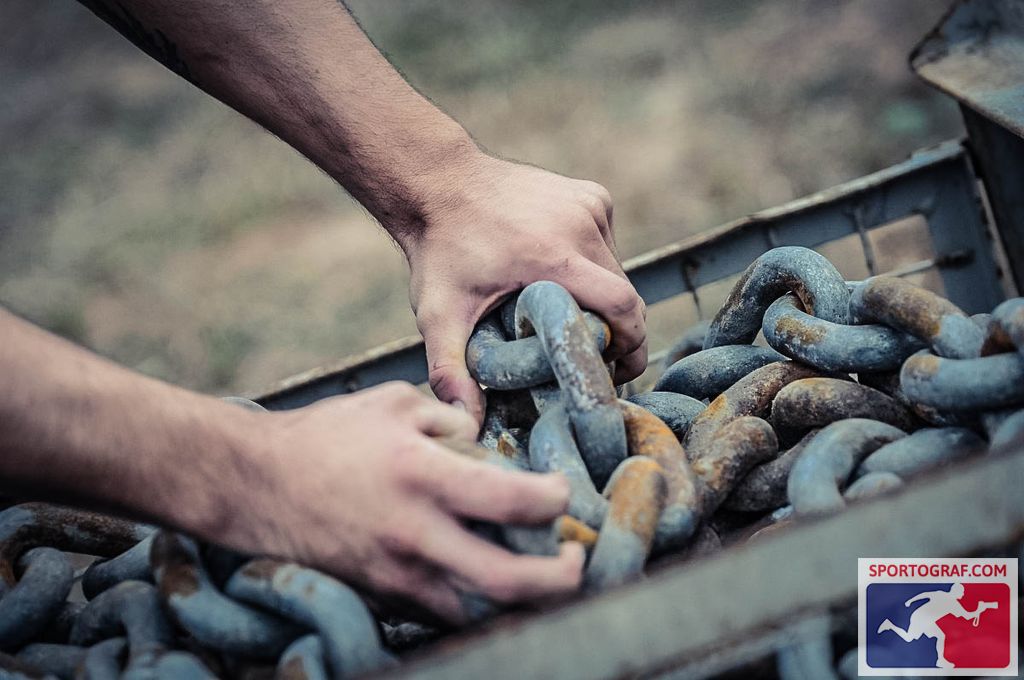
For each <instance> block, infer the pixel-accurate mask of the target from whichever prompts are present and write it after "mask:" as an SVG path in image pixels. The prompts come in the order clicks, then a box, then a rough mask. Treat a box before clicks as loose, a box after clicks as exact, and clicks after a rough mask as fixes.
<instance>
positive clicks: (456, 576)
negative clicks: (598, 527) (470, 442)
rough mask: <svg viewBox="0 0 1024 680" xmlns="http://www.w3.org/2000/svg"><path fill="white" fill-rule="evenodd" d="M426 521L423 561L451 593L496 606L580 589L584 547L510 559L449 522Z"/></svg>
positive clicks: (568, 546) (566, 547)
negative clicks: (445, 576)
mask: <svg viewBox="0 0 1024 680" xmlns="http://www.w3.org/2000/svg"><path fill="white" fill-rule="evenodd" d="M438 519H439V521H436V522H431V523H430V528H429V529H428V530H427V531H426V533H425V535H424V537H423V542H422V544H421V546H422V550H423V557H424V558H426V559H428V560H430V561H432V562H434V563H435V564H437V565H438V566H439V567H441V568H442V569H444V570H446V571H447V572H448V573H449V575H450V579H451V582H452V585H454V586H455V588H456V589H458V590H462V591H464V592H468V593H471V594H480V595H484V596H486V597H489V598H491V599H493V600H496V601H498V602H504V603H509V602H517V601H522V600H533V599H537V598H542V597H550V596H552V595H561V594H565V593H569V592H572V591H574V590H577V589H579V587H580V581H581V579H582V575H583V558H584V555H583V547H582V546H581V545H579V544H578V543H566V544H564V546H563V547H562V548H561V549H560V551H559V554H558V556H557V557H538V556H534V555H515V554H513V553H511V552H509V551H508V550H505V549H504V548H501V547H498V546H497V545H494V544H493V543H489V542H487V541H485V540H483V539H482V538H480V537H478V536H474V535H473V534H471V533H469V532H468V531H466V529H465V528H463V527H462V526H460V525H459V524H458V523H457V522H455V521H453V520H452V519H451V518H448V517H443V518H438Z"/></svg>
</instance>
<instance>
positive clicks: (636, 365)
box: [614, 340, 647, 385]
mask: <svg viewBox="0 0 1024 680" xmlns="http://www.w3.org/2000/svg"><path fill="white" fill-rule="evenodd" d="M646 370H647V341H646V340H644V344H642V345H640V347H639V348H637V349H636V350H634V351H633V352H630V353H629V354H627V355H626V356H624V357H622V358H621V359H619V360H618V361H617V362H616V363H615V376H614V380H615V384H616V385H622V384H624V383H628V382H629V381H630V380H634V379H636V378H639V377H640V376H641V375H642V374H643V372H644V371H646Z"/></svg>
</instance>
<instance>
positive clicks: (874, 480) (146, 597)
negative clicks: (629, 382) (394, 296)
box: [0, 247, 1024, 678]
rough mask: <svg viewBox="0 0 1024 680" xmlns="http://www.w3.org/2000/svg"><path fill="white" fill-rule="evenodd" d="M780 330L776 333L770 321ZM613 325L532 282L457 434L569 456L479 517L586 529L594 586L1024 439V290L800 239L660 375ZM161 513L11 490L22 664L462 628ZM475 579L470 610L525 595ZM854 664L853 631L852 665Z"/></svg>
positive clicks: (505, 318) (12, 665) (556, 539)
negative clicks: (853, 258) (620, 376)
mask: <svg viewBox="0 0 1024 680" xmlns="http://www.w3.org/2000/svg"><path fill="white" fill-rule="evenodd" d="M759 330H760V331H762V332H763V335H764V338H765V340H766V341H767V343H768V345H769V347H762V346H759V345H752V344H751V342H752V341H753V340H754V339H755V336H757V334H758V331H759ZM610 342H611V337H610V333H609V330H608V326H607V325H606V324H605V323H604V321H603V320H601V319H599V318H597V317H596V316H594V315H592V314H590V313H589V312H587V311H585V310H581V309H580V308H579V306H578V305H577V303H576V301H575V300H573V298H572V296H571V295H569V293H568V292H566V291H565V289H563V288H561V287H560V286H558V285H557V284H554V283H551V282H538V283H535V284H532V285H530V286H528V287H527V288H525V289H524V290H523V291H522V292H521V293H520V295H519V296H518V298H517V299H515V300H512V301H510V302H508V303H506V304H505V305H503V306H502V307H500V308H499V309H498V310H497V311H496V312H495V313H494V314H492V315H491V316H489V317H488V318H486V319H484V320H483V321H482V322H481V323H480V324H479V326H478V327H477V329H476V331H475V332H474V333H473V336H472V338H471V339H470V341H469V345H468V347H467V352H466V354H467V363H468V365H469V368H470V371H471V373H472V374H473V375H474V376H475V377H476V378H477V380H478V381H479V382H480V383H481V384H482V385H483V386H484V387H485V389H486V394H487V412H486V416H485V422H484V427H483V430H482V432H481V436H480V439H479V446H473V445H467V444H466V443H465V442H454V441H451V442H450V441H447V440H445V441H442V443H443V444H445V445H447V446H449V447H450V448H452V449H453V450H456V451H457V452H459V453H462V454H464V455H469V456H473V457H474V458H477V459H479V460H482V461H485V462H487V463H489V464H493V465H498V466H501V467H504V468H506V469H510V470H532V471H538V472H560V473H562V474H563V475H564V476H565V477H566V479H567V480H568V482H569V486H570V502H569V507H568V513H567V514H566V515H564V516H562V517H559V518H558V519H556V520H555V521H554V522H550V523H548V524H545V525H541V526H497V525H493V524H487V523H474V525H473V526H472V530H473V531H475V532H476V533H477V534H478V535H480V536H482V537H485V538H486V539H487V540H492V541H495V542H498V543H500V544H502V545H504V546H505V547H507V548H508V549H510V550H512V551H514V552H521V553H529V554H536V555H552V554H556V553H557V551H558V545H559V543H561V542H564V541H576V542H579V543H581V544H582V545H583V546H584V547H585V549H586V550H587V553H588V560H587V563H586V566H585V571H584V575H583V583H584V589H585V590H586V591H587V592H596V591H601V590H604V589H607V588H610V587H614V586H616V585H619V584H622V583H625V582H628V581H631V580H633V579H637V578H640V577H642V575H643V574H644V573H645V571H647V570H648V569H649V568H650V567H651V565H652V564H654V563H656V562H658V561H660V560H662V559H672V560H676V561H678V560H688V559H693V558H696V557H698V556H700V555H703V554H707V553H708V552H713V551H716V550H721V549H723V548H728V547H729V546H731V545H735V544H737V543H741V542H745V541H748V540H770V536H771V535H772V534H774V533H776V532H780V531H785V530H786V527H788V526H790V525H793V524H796V523H800V522H803V521H805V520H806V518H808V517H814V516H818V515H821V514H825V513H832V512H841V511H842V510H843V508H844V507H845V506H846V505H848V504H851V503H857V502H860V501H862V500H863V499H866V498H870V497H872V496H875V495H878V494H886V493H899V492H900V488H901V487H902V486H903V485H904V484H906V483H909V481H910V480H911V479H912V478H913V477H914V476H915V475H917V474H919V473H921V472H924V471H926V470H929V469H933V468H935V467H937V466H941V465H947V464H950V463H952V462H954V461H957V460H960V459H963V458H965V457H968V456H971V455H975V454H976V453H978V452H979V451H983V450H985V449H989V450H991V451H993V452H998V451H1000V450H1002V449H1003V448H1005V447H1006V446H1009V445H1012V444H1014V443H1017V442H1019V441H1021V439H1024V410H1022V409H1024V344H1022V343H1024V300H1022V299H1014V300H1008V301H1006V302H1004V303H1003V304H1001V305H999V306H998V307H997V308H996V309H995V310H993V311H992V313H991V314H990V315H976V316H975V317H973V318H972V317H968V316H967V315H966V314H964V313H963V312H961V311H960V310H959V309H957V308H956V307H955V306H954V305H953V304H952V303H950V302H948V301H947V300H944V299H943V298H941V297H939V296H938V295H936V294H934V293H932V292H929V291H927V290H924V289H922V288H918V287H915V286H913V285H912V284H910V283H908V282H906V281H904V280H902V279H895V278H887V277H884V276H880V277H874V278H871V279H868V280H866V281H861V282H850V283H848V282H845V281H843V279H842V277H841V275H840V274H839V273H838V272H837V271H836V269H835V268H834V267H833V266H832V265H831V264H830V263H829V262H828V261H827V260H825V258H823V257H822V256H820V255H818V254H817V253H814V252H813V251H810V250H807V249H804V248H794V247H785V248H776V249H775V250H772V251H769V252H767V253H765V254H764V255H762V256H761V257H759V258H758V259H757V260H755V261H754V262H753V263H752V264H751V266H750V267H749V268H748V269H747V271H746V272H745V273H744V274H743V275H742V276H741V278H740V280H739V282H738V283H737V284H736V286H735V287H734V289H733V291H732V293H731V294H730V295H729V297H728V298H727V300H726V302H725V304H724V305H723V307H722V308H721V310H719V312H718V314H717V315H716V316H715V319H714V321H713V322H712V323H710V324H707V323H706V322H704V323H701V324H698V325H697V326H695V327H693V328H691V329H683V332H682V333H681V340H680V342H679V343H677V352H676V357H675V358H674V359H673V360H672V361H670V362H668V365H666V366H665V369H664V371H663V372H662V375H661V376H660V378H657V379H656V383H655V389H654V391H651V392H641V393H638V394H633V395H632V396H630V397H629V399H628V400H626V401H623V400H619V399H618V398H617V395H616V391H615V389H614V387H613V386H612V380H611V372H610V370H609V367H608V366H606V365H605V363H604V359H603V358H602V353H603V351H604V349H605V348H606V347H607V346H608V345H609V344H610ZM702 347H703V348H706V349H702ZM648 384H650V383H648ZM231 401H232V402H233V403H235V404H237V405H239V406H241V407H244V408H251V409H254V410H255V409H260V407H259V406H258V405H256V404H254V403H253V402H250V401H247V400H243V399H238V398H233V399H231ZM155 531H156V530H155V528H154V527H149V526H146V525H143V524H137V523H134V522H129V521H125V520H120V519H116V518H112V517H107V516H105V515H101V514H97V513H91V512H84V511H78V510H71V509H68V508H63V507H59V506H54V505H47V504H43V503H26V504H22V505H14V506H12V507H9V508H7V509H6V510H4V511H2V512H0V652H2V653H0V677H2V676H5V675H7V676H10V677H26V678H28V677H44V676H46V675H47V674H49V675H50V676H53V677H58V678H73V677H81V678H117V677H121V676H126V677H143V676H144V677H147V678H209V677H282V678H284V677H288V678H292V677H304V678H338V677H347V676H353V675H358V674H362V673H365V672H370V671H373V670H377V669H385V668H388V667H390V666H391V665H393V664H394V663H396V660H400V659H401V657H402V655H403V654H405V653H406V652H407V651H408V650H412V649H414V648H416V647H419V646H422V645H425V644H429V643H430V642H432V641H433V640H435V639H437V638H438V637H439V636H441V635H442V634H443V631H439V630H438V629H437V628H434V627H432V626H431V625H429V622H426V625H425V624H424V622H418V621H409V620H401V619H397V620H388V621H377V620H375V618H374V616H373V615H372V614H371V613H370V610H369V609H367V607H366V605H365V604H364V603H363V602H362V600H361V599H360V598H359V596H358V595H357V594H356V593H355V592H354V591H352V590H351V589H349V588H348V587H347V586H345V585H344V584H342V583H340V582H339V581H337V580H335V579H333V578H331V577H329V576H328V575H326V574H322V573H320V572H318V571H316V570H313V569H309V568H306V567H303V566H301V565H298V564H291V563H286V562H280V561H277V560H272V559H267V558H262V557H259V556H249V555H242V554H238V553H236V552H234V551H231V550H227V549H224V548H222V547H219V546H214V545H208V544H204V543H202V542H199V541H196V540H194V539H193V538H191V537H188V536H184V535H182V534H178V533H174V532H172V531H167V530H160V531H159V532H156V533H155ZM67 553H83V554H87V555H95V556H97V557H98V558H99V559H98V560H97V561H95V562H94V563H93V564H92V565H90V566H89V567H88V568H87V569H85V570H84V572H83V574H82V577H81V585H82V592H83V593H84V595H85V598H87V600H88V601H86V602H81V601H77V600H75V597H76V596H75V595H73V594H71V595H69V591H70V592H72V593H73V592H74V591H73V590H72V585H73V583H74V580H75V575H74V572H73V570H72V568H71V562H70V558H69V557H68V555H67ZM462 599H463V603H464V607H465V609H466V613H467V618H468V619H469V620H471V621H477V620H479V619H482V618H487V617H490V616H493V615H495V614H496V613H499V612H501V611H502V609H503V606H502V605H498V604H497V603H494V602H490V601H488V600H486V599H484V598H481V597H480V596H479V595H476V594H474V593H462ZM69 600H75V601H69ZM777 662H778V669H777V670H778V672H779V673H780V674H781V675H782V676H783V677H786V678H793V677H827V676H829V675H832V676H833V677H834V671H833V670H832V669H833V666H832V654H831V651H830V646H829V640H828V636H827V635H824V636H822V635H817V636H815V635H811V636H809V637H806V638H803V639H800V640H796V641H795V642H794V643H793V644H792V645H791V646H789V647H787V648H786V649H785V650H784V651H783V652H781V653H780V654H779V656H778V659H777ZM848 666H849V659H848V655H847V656H844V657H843V658H842V660H841V662H840V665H839V672H840V674H841V675H843V677H847V676H848V670H849V669H848Z"/></svg>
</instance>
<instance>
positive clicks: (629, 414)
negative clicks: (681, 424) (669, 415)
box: [620, 402, 679, 457]
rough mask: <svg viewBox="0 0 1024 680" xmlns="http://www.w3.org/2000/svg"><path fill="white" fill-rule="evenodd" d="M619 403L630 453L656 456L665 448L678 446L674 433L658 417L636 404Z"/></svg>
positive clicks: (672, 448)
mask: <svg viewBox="0 0 1024 680" xmlns="http://www.w3.org/2000/svg"><path fill="white" fill-rule="evenodd" d="M620 403H621V405H622V415H623V420H624V421H625V424H626V443H627V446H628V448H629V453H630V455H634V456H652V457H656V456H657V455H658V454H659V453H660V452H662V451H664V450H665V449H671V450H675V449H676V448H678V446H679V443H678V442H677V441H676V436H675V434H673V432H672V430H671V429H669V426H668V425H666V424H665V423H664V422H662V420H661V419H660V418H658V417H657V416H656V415H654V414H653V413H651V412H650V411H648V410H647V409H645V408H642V407H640V406H637V405H636V404H630V403H628V402H625V403H622V402H620Z"/></svg>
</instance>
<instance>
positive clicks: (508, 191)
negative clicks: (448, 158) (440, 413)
mask: <svg viewBox="0 0 1024 680" xmlns="http://www.w3.org/2000/svg"><path fill="white" fill-rule="evenodd" d="M452 167H453V169H452V171H451V172H450V173H449V175H448V177H442V178H438V177H436V176H435V178H434V180H435V183H436V186H435V187H434V188H433V189H432V191H431V192H430V194H428V198H427V199H426V200H424V201H422V202H421V204H422V205H424V206H425V210H426V215H425V216H424V218H423V224H424V226H423V228H422V229H420V230H418V231H415V232H411V233H409V234H403V232H402V231H401V230H400V229H389V230H390V231H392V233H393V234H396V238H397V239H398V241H399V243H400V244H401V246H402V248H403V250H404V251H405V253H406V256H407V257H408V260H409V265H410V268H411V272H412V276H411V282H410V298H411V301H412V307H413V310H414V311H415V313H416V321H417V325H418V327H419V330H420V332H421V334H422V335H423V338H424V340H425V342H426V350H427V361H428V365H429V370H430V385H431V388H432V389H433V390H434V393H435V394H436V395H437V396H438V398H439V399H441V400H442V401H446V402H461V403H462V404H464V405H465V406H466V408H467V410H468V411H469V412H470V413H471V414H472V415H473V416H474V417H475V418H476V419H477V420H478V421H480V420H481V419H482V417H483V398H482V396H483V395H482V393H481V391H480V389H479V387H478V385H477V384H476V382H475V381H474V380H473V378H472V377H471V376H470V374H469V371H468V369H467V368H466V343H467V341H468V340H469V336H470V334H471V333H472V331H473V327H474V326H475V325H476V323H477V322H478V321H479V319H480V318H481V317H482V316H483V315H484V314H486V313H487V312H488V311H490V310H491V309H493V308H494V307H496V306H497V305H498V304H499V303H500V302H501V301H502V300H503V299H504V298H505V297H506V296H508V295H509V294H510V293H514V292H515V291H517V290H519V289H521V288H523V287H525V286H526V285H528V284H530V283H533V282H534V281H540V280H550V281H555V282H556V283H559V284H561V285H562V286H564V287H565V288H566V289H567V290H568V291H569V292H570V293H571V294H572V295H573V296H574V297H575V298H576V300H577V301H578V302H579V304H580V306H581V307H582V308H584V309H587V310H590V311H593V312H595V313H597V314H598V315H600V316H601V317H602V318H604V319H605V320H606V321H607V322H608V324H609V325H610V326H611V329H612V343H611V345H610V346H609V348H608V349H607V351H606V353H605V359H607V360H609V361H613V360H614V361H617V364H616V372H615V380H616V382H617V383H622V382H626V381H629V380H632V379H633V378H635V377H637V376H638V375H640V373H642V372H643V370H644V369H645V368H646V366H647V339H646V328H645V323H644V320H645V317H646V307H645V305H644V303H643V300H642V299H641V298H640V296H639V295H638V294H637V292H636V289H634V288H633V286H632V284H631V283H630V282H629V280H628V279H627V278H626V275H625V274H624V273H623V271H622V267H621V266H620V265H619V261H618V258H617V256H616V252H615V240H614V236H613V232H612V200H611V196H610V195H609V194H608V191H607V190H606V189H605V188H604V187H603V186H601V185H600V184H597V183H595V182H589V181H583V180H575V179H570V178H568V177H563V176H561V175H557V174H554V173H551V172H548V171H546V170H542V169H540V168H536V167H533V166H529V165H521V164H517V163H511V162H508V161H504V160H501V159H497V158H493V157H491V156H488V155H486V154H484V153H483V152H480V151H477V152H476V153H475V154H474V155H473V158H472V159H471V160H470V161H468V162H463V163H456V164H453V166H452ZM439 179H440V181H439ZM385 226H387V225H385Z"/></svg>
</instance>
